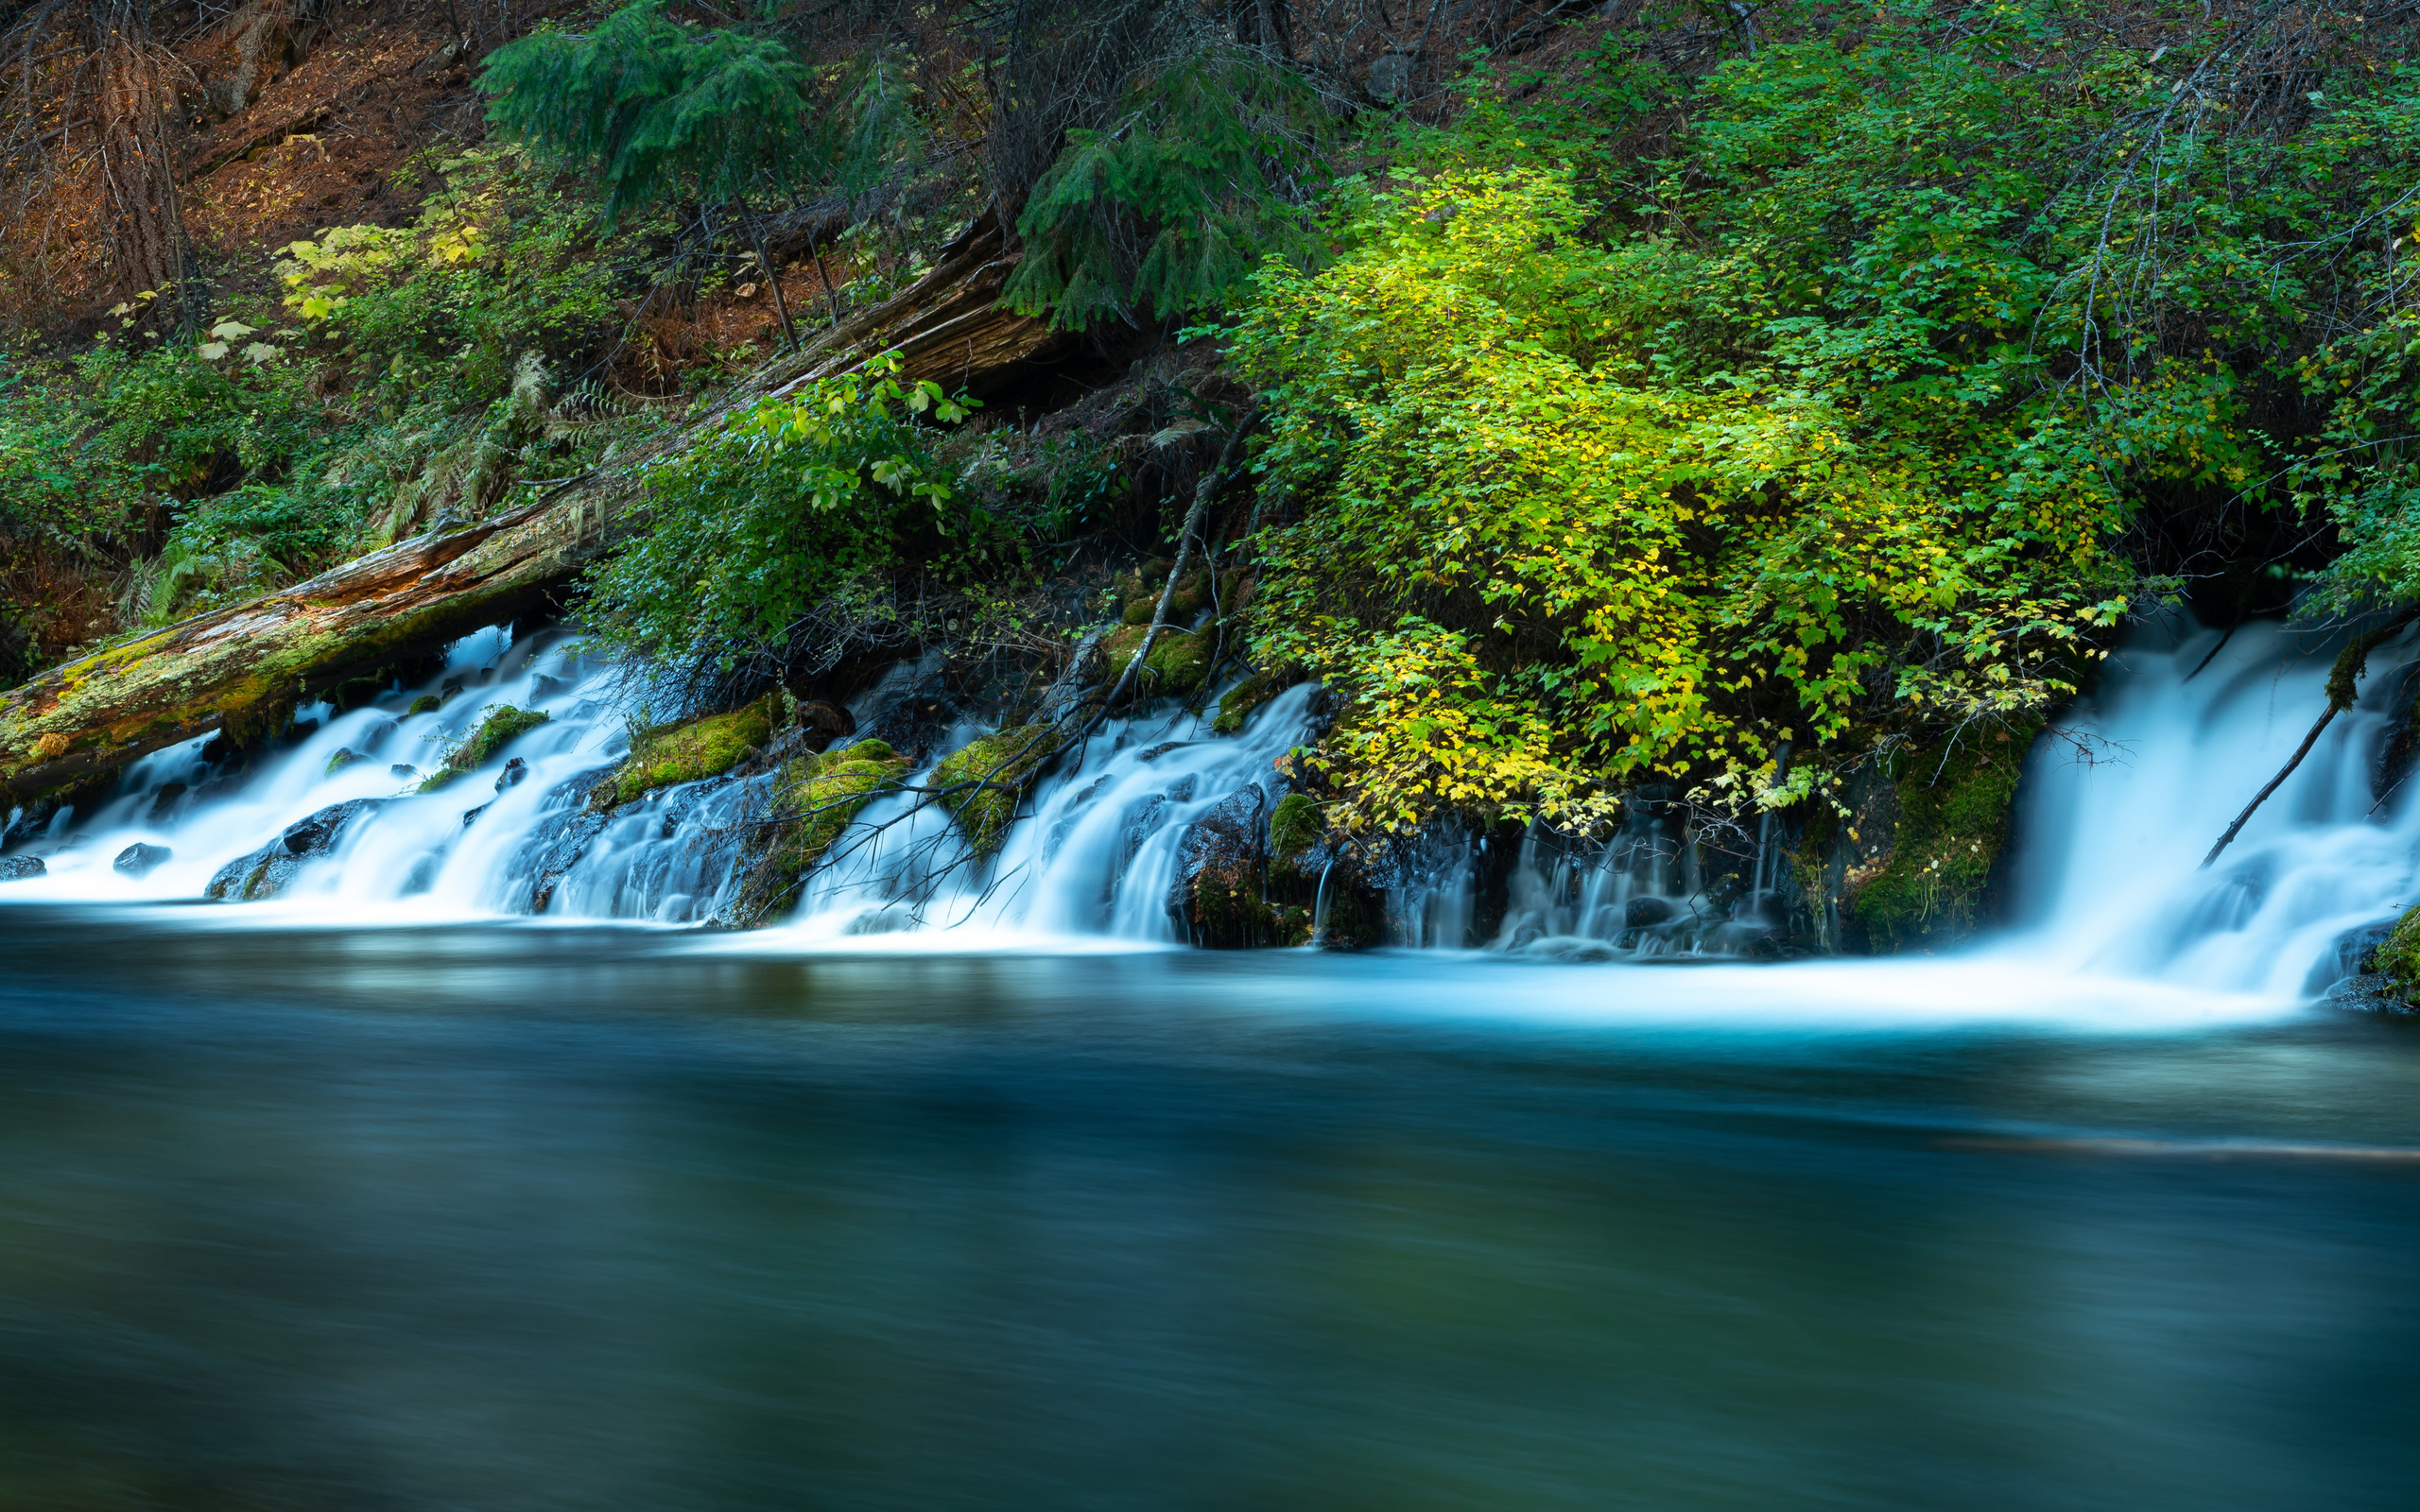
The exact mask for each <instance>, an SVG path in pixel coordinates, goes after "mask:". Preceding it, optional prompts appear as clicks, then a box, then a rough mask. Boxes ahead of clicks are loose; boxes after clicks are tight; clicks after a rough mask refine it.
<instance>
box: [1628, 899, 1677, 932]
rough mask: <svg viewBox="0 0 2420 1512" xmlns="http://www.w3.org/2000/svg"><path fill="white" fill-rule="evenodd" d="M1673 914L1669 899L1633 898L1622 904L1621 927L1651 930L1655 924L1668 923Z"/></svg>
mask: <svg viewBox="0 0 2420 1512" xmlns="http://www.w3.org/2000/svg"><path fill="white" fill-rule="evenodd" d="M1673 912H1674V910H1673V907H1672V900H1670V899H1669V898H1633V899H1632V900H1630V902H1626V903H1624V904H1622V927H1623V928H1624V929H1652V928H1653V927H1654V926H1656V925H1657V924H1662V923H1666V922H1668V921H1669V920H1670V919H1671V918H1672V914H1673Z"/></svg>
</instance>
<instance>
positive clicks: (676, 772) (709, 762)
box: [589, 695, 782, 808]
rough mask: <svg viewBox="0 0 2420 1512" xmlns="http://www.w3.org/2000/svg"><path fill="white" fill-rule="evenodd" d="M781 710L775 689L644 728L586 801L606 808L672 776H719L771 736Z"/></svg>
mask: <svg viewBox="0 0 2420 1512" xmlns="http://www.w3.org/2000/svg"><path fill="white" fill-rule="evenodd" d="M781 714H782V703H781V698H780V696H779V695H775V696H770V697H766V698H760V699H758V700H757V701H756V702H754V703H752V704H750V705H749V706H748V707H747V708H745V709H735V710H733V711H732V712H731V713H720V714H706V715H704V716H703V717H701V718H698V719H691V720H688V721H686V722H685V723H683V724H678V725H669V726H666V727H665V728H664V729H662V730H647V731H644V732H642V733H641V734H639V735H637V736H635V737H633V738H632V740H631V753H630V755H629V756H627V757H625V758H623V761H622V765H619V766H616V767H614V770H613V772H612V773H611V774H610V775H609V776H607V777H606V779H605V780H604V781H603V782H599V783H597V784H596V791H595V793H594V794H593V795H592V796H591V797H590V799H589V806H590V807H591V808H612V807H614V805H616V804H622V803H628V802H630V801H631V799H635V798H637V797H638V796H639V795H641V794H642V793H648V792H652V791H653V790H655V789H657V788H662V787H670V786H672V785H673V784H674V783H676V782H697V781H699V780H700V778H707V777H720V776H721V775H722V774H723V773H725V772H727V771H729V770H731V769H732V768H733V767H734V766H736V765H739V761H740V758H742V757H744V756H746V755H747V754H748V753H749V752H750V751H752V750H754V749H755V748H756V747H759V746H762V745H764V744H765V742H767V741H768V740H770V739H771V738H772V736H773V730H774V727H775V726H776V725H777V724H778V723H779V722H780V719H781Z"/></svg>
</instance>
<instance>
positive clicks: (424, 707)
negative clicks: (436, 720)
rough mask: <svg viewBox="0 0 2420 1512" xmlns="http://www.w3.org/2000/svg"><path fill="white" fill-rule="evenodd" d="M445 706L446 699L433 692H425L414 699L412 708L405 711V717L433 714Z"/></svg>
mask: <svg viewBox="0 0 2420 1512" xmlns="http://www.w3.org/2000/svg"><path fill="white" fill-rule="evenodd" d="M444 706H445V700H444V699H442V698H441V697H439V696H437V695H435V694H433V693H423V694H422V695H421V696H419V697H417V698H414V699H413V700H412V705H411V707H410V708H408V709H406V710H405V711H404V717H405V718H406V719H409V718H410V717H411V716H412V715H414V714H433V713H436V712H437V711H438V710H440V709H441V708H443V707H444Z"/></svg>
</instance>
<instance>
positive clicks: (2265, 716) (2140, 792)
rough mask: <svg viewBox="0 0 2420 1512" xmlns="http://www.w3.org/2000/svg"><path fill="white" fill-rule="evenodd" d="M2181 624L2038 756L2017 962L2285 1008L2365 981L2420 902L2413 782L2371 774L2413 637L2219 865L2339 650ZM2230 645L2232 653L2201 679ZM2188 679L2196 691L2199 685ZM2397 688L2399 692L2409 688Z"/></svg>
mask: <svg viewBox="0 0 2420 1512" xmlns="http://www.w3.org/2000/svg"><path fill="white" fill-rule="evenodd" d="M2219 640H2220V637H2219V634H2218V632H2216V631H2214V630H2207V629H2202V628H2200V627H2195V626H2192V625H2190V624H2187V623H2170V624H2168V625H2165V626H2162V627H2155V628H2154V629H2153V630H2152V631H2151V632H2150V633H2146V634H2143V635H2140V636H2137V637H2136V638H2135V640H2134V641H2133V642H2132V643H2131V644H2128V645H2127V646H2126V647H2125V648H2124V649H2122V650H2121V651H2120V652H2119V653H2118V655H2117V656H2116V657H2115V658H2113V665H2112V667H2111V670H2110V673H2109V675H2108V676H2107V677H2106V678H2105V679H2103V681H2102V683H2101V686H2100V688H2099V689H2098V690H2097V691H2096V693H2095V694H2094V695H2093V696H2091V697H2089V698H2086V699H2084V700H2082V701H2081V703H2080V704H2079V706H2078V707H2077V708H2076V710H2075V711H2074V712H2073V713H2071V714H2069V715H2068V716H2066V718H2065V719H2063V720H2062V721H2061V723H2062V725H2063V726H2065V727H2066V730H2068V731H2069V732H2070V733H2071V734H2073V735H2074V736H2077V737H2080V739H2081V741H2082V744H2079V743H2078V742H2077V741H2071V740H2066V739H2061V738H2059V737H2057V736H2056V735H2053V736H2051V737H2048V738H2046V739H2045V740H2044V741H2043V742H2042V743H2041V744H2040V745H2039V747H2037V748H2036V749H2035V750H2034V752H2033V754H2032V758H2031V766H2030V768H2029V770H2028V773H2027V782H2026V791H2025V799H2024V808H2023V810H2022V813H2021V815H2020V823H2021V828H2020V833H2019V834H2018V837H2017V851H2016V863H2017V865H2016V883H2017V894H2018V897H2017V903H2018V916H2017V917H2018V923H2019V928H2018V929H2017V930H2015V931H2014V932H2013V934H2012V935H2011V936H2010V937H2009V938H2008V939H2006V940H2005V941H2004V942H2002V943H2001V945H2000V946H1999V948H2000V949H2001V950H2003V951H2009V952H2016V953H2027V954H2033V955H2035V956H2036V957H2038V958H2045V959H2048V960H2052V961H2056V962H2059V963H2062V964H2065V965H2066V966H2068V967H2070V968H2073V969H2077V970H2089V971H2098V972H2104V973H2109V974H2118V975H2128V976H2143V977H2158V978H2162V979H2165V980H2168V981H2170V982H2175V983H2178V984H2180V985H2187V986H2194V987H2204V988H2216V989H2225V990H2236V991H2250V992H2255V993H2260V994H2263V995H2270V996H2291V995H2299V994H2304V993H2309V992H2316V991H2321V990H2324V989H2325V988H2327V987H2329V986H2331V985H2332V984H2334V983H2335V982H2337V981H2340V980H2342V978H2343V977H2345V976H2347V975H2349V974H2351V972H2352V971H2353V970H2354V968H2355V965H2356V963H2357V961H2358V957H2359V954H2360V948H2361V946H2362V945H2363V944H2365V943H2366V941H2367V938H2368V937H2369V936H2372V935H2374V933H2375V930H2376V927H2377V926H2378V925H2380V924H2382V923H2386V922H2391V921H2392V920H2393V919H2394V917H2395V916H2396V915H2397V914H2399V913H2400V912H2401V911H2402V910H2403V909H2405V908H2407V907H2410V906H2411V905H2412V904H2413V903H2420V891H2415V887H2414V880H2415V874H2420V803H2415V802H2414V801H2413V799H2414V796H2415V795H2414V793H2413V791H2412V787H2413V784H2409V783H2407V784H2404V785H2402V786H2400V787H2397V788H2395V789H2394V790H2392V791H2390V792H2388V793H2387V794H2386V795H2385V796H2384V798H2383V799H2381V798H2379V797H2378V796H2377V794H2376V793H2375V792H2374V790H2373V789H2374V785H2375V782H2374V780H2375V778H2376V776H2377V772H2378V770H2379V761H2380V757H2381V754H2382V752H2383V749H2384V747H2385V745H2386V743H2387V740H2388V737H2389V735H2390V734H2391V733H2392V731H2393V730H2394V725H2395V715H2396V713H2398V705H2402V706H2408V705H2409V703H2410V701H2411V694H2410V691H2409V690H2408V689H2404V685H2403V681H2402V672H2403V666H2404V663H2406V662H2409V661H2410V660H2411V658H2412V657H2413V655H2414V654H2415V637H2412V636H2406V637H2405V638H2403V639H2401V640H2398V641H2395V642H2393V643H2390V644H2387V645H2385V646H2381V647H2379V648H2378V649H2377V650H2375V651H2373V652H2372V653H2371V655H2370V662H2369V664H2370V667H2371V668H2372V671H2371V673H2370V676H2369V677H2368V678H2367V679H2364V680H2363V682H2362V684H2361V686H2360V697H2359V700H2358V701H2357V702H2356V704H2355V705H2354V707H2353V708H2352V709H2350V710H2348V711H2347V712H2345V713H2342V714H2339V715H2338V716H2337V717H2336V719H2335V720H2334V721H2333V722H2332V723H2331V724H2330V725H2329V726H2328V728H2327V731H2326V733H2325V734H2324V735H2322V736H2321V737H2320V741H2319V744H2318V745H2317V746H2316V747H2313V748H2312V750H2311V752H2310V754H2309V756H2308V757H2307V758H2305V759H2304V761H2303V764H2302V765H2301V766H2300V767H2298V768H2296V770H2295V772H2294V774H2293V776H2291V777H2290V778H2289V779H2288V780H2287V781H2286V783H2285V785H2284V786H2282V787H2280V788H2279V789H2278V790H2277V791H2276V792H2275V793H2274V794H2273V795H2271V797H2270V799H2269V800H2268V801H2267V802H2266V803H2265V804H2263V805H2262V806H2261V808H2260V810H2259V812H2258V813H2256V814H2255V815H2254V816H2253V817H2252V821H2251V822H2250V823H2249V824H2247V825H2246V826H2245V827H2244V830H2243V833H2241V834H2240V835H2238V837H2237V838H2236V841H2235V843H2234V844H2233V845H2231V846H2229V847H2228V848H2227V850H2226V851H2224V852H2222V853H2221V855H2220V856H2219V858H2218V860H2217V861H2216V863H2215V864H2213V865H2212V866H2211V867H2210V868H2208V869H2207V870H2204V869H2202V866H2201V863H2202V858H2203V857H2204V854H2206V853H2207V852H2208V851H2209V849H2210V846H2211V843H2212V842H2214V841H2215V840H2217V839H2218V837H2219V835H2220V834H2221V833H2223V832H2224V831H2225V829H2226V827H2227V825H2228V824H2229V823H2230V822H2231V821H2232V820H2233V819H2234V818H2235V816H2236V815H2237V814H2238V813H2239V812H2241V811H2242V809H2243V806H2244V805H2245V804H2246V803H2248V802H2249V801H2251V799H2252V796H2253V795H2254V794H2255V793H2257V792H2258V791H2259V790H2260V788H2261V785H2262V784H2263V783H2265V782H2268V781H2269V780H2270V779H2271V778H2272V777H2273V776H2275V775H2276V772H2277V769H2278V768H2279V767H2281V766H2283V765H2285V763H2286V759H2287V758H2288V757H2289V756H2290V755H2292V754H2293V750H2294V747H2296V746H2298V745H2300V744H2301V742H2302V740H2303V737H2304V736H2305V735H2306V734H2307V733H2308V731H2309V730H2310V726H2311V722H2312V721H2313V720H2314V719H2316V718H2318V717H2319V715H2320V713H2321V712H2322V711H2324V710H2325V708H2326V707H2327V694H2326V689H2325V684H2326V681H2327V674H2328V670H2329V668H2330V666H2331V665H2332V664H2333V662H2334V659H2335V653H2336V649H2337V645H2336V643H2335V642H2333V641H2323V640H2321V639H2320V638H2318V637H2315V636H2293V635H2290V634H2288V633H2286V632H2285V631H2283V630H2281V629H2280V628H2279V627H2276V626H2274V625H2270V624H2253V625H2247V626H2244V627H2242V628H2241V629H2240V630H2238V632H2237V633H2236V634H2235V635H2234V636H2233V637H2232V638H2231V639H2228V640H2227V641H2226V642H2225V644H2224V645H2223V646H2218V642H2219ZM2214 646H2216V647H2217V648H2218V654H2217V655H2216V656H2215V657H2213V658H2210V660H2209V662H2208V664H2207V665H2206V666H2204V667H2202V669H2201V670H2200V671H2199V672H2198V673H2197V672H2196V671H2195V670H2194V669H2195V668H2196V667H2197V666H2201V664H2202V662H2203V661H2204V658H2205V657H2208V656H2209V653H2210V652H2211V650H2212V649H2213V648H2214ZM2187 679H2190V680H2187ZM2399 689H2402V690H2403V691H2402V692H2401V694H2400V696H2398V690H2399Z"/></svg>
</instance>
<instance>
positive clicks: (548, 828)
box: [521, 809, 613, 914]
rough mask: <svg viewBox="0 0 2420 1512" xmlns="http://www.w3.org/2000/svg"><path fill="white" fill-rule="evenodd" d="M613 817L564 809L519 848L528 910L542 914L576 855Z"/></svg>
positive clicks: (576, 857) (581, 854) (588, 844)
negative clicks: (526, 881) (526, 879)
mask: <svg viewBox="0 0 2420 1512" xmlns="http://www.w3.org/2000/svg"><path fill="white" fill-rule="evenodd" d="M612 822H613V816H611V815H608V814H592V813H589V812H587V811H585V810H581V809H571V810H566V811H564V812H563V813H562V814H560V815H557V816H553V817H551V818H548V819H546V820H545V821H544V822H543V823H542V824H541V825H540V826H539V829H538V833H536V834H535V835H533V836H531V841H530V844H529V845H527V847H525V848H524V850H523V851H522V857H521V860H522V863H523V865H524V866H525V867H526V868H527V870H528V872H529V874H530V889H529V911H530V912H531V913H533V914H543V913H544V912H545V911H546V909H547V907H548V905H550V904H552V903H553V902H554V901H555V889H556V888H557V887H558V886H560V885H562V880H563V878H564V876H566V875H567V874H568V873H569V872H570V871H571V868H573V867H575V866H578V865H579V858H580V857H581V856H583V855H585V854H587V853H588V848H589V846H590V845H591V844H593V843H594V842H595V841H596V837H597V836H598V835H600V834H602V833H605V827H606V826H607V825H608V824H611V823H612Z"/></svg>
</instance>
